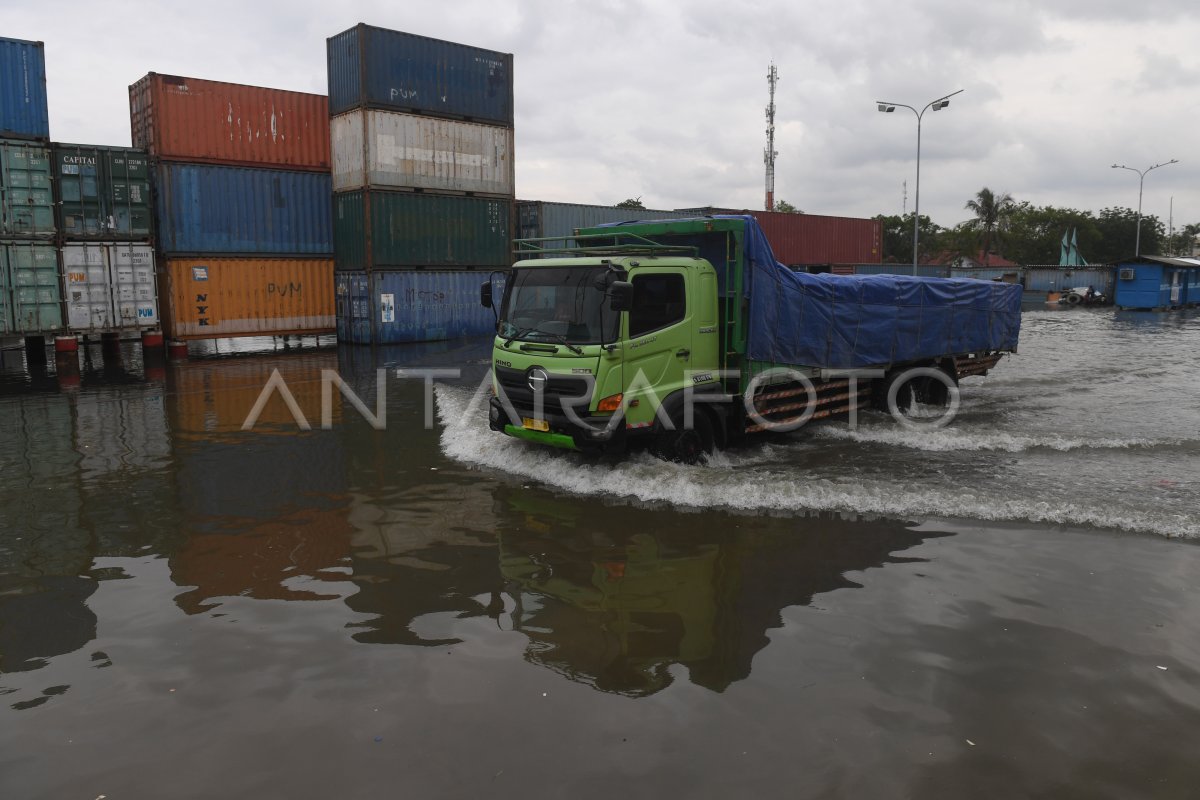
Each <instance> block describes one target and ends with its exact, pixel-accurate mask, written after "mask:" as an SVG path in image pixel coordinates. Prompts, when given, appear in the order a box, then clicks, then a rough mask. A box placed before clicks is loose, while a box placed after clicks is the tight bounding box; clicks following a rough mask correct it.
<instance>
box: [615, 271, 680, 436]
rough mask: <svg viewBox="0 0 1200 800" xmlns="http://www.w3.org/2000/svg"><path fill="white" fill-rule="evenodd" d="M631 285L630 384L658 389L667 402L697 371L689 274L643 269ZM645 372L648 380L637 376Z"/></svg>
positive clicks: (628, 330) (627, 368) (627, 362)
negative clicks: (689, 373)
mask: <svg viewBox="0 0 1200 800" xmlns="http://www.w3.org/2000/svg"><path fill="white" fill-rule="evenodd" d="M630 282H631V283H632V284H633V307H632V308H631V309H630V310H629V313H628V314H626V315H625V316H626V318H625V325H626V330H625V331H624V333H625V336H624V338H625V340H626V341H627V343H628V344H626V346H625V386H626V388H628V387H630V386H633V385H635V383H636V382H638V381H639V380H640V381H641V382H642V383H643V385H644V384H649V385H650V386H651V387H653V393H654V394H655V395H657V397H658V399H659V400H662V399H663V398H665V397H666V396H667V395H668V394H670V393H671V392H673V391H675V390H676V389H680V388H683V386H684V378H685V377H686V376H685V371H686V370H688V369H690V368H691V366H690V364H691V357H692V335H691V324H690V322H691V317H692V310H691V309H690V308H689V307H688V302H687V296H688V291H687V279H686V273H685V271H684V270H683V269H682V268H671V267H660V268H643V269H641V270H639V271H638V272H637V274H635V275H634V276H633V277H632V278H631V279H630ZM639 372H640V373H641V374H642V375H643V376H644V377H643V378H641V379H639V378H637V375H638V373H639ZM638 396H639V395H631V396H630V399H633V398H635V397H638ZM640 405H641V408H642V409H643V414H650V415H653V413H654V412H653V410H652V409H650V408H648V407H647V406H648V405H650V404H649V403H647V402H646V401H645V400H643V401H642V403H641V404H640ZM633 416H634V415H632V414H631V418H632V417H633ZM637 416H641V414H639V415H637Z"/></svg>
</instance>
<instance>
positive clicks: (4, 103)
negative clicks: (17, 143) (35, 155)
mask: <svg viewBox="0 0 1200 800" xmlns="http://www.w3.org/2000/svg"><path fill="white" fill-rule="evenodd" d="M4 136H11V137H22V138H30V139H49V138H50V114H49V110H48V107H47V103H46V48H45V46H44V45H43V44H42V43H41V42H27V41H25V40H23V39H6V38H0V137H4Z"/></svg>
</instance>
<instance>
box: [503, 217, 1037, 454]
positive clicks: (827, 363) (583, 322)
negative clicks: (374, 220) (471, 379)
mask: <svg viewBox="0 0 1200 800" xmlns="http://www.w3.org/2000/svg"><path fill="white" fill-rule="evenodd" d="M516 245H517V253H518V255H519V256H520V257H521V258H520V260H518V261H517V262H516V263H515V264H514V265H513V267H512V269H511V271H510V272H509V273H508V274H507V278H506V280H505V282H504V291H503V296H502V298H497V297H494V296H493V282H492V281H489V282H487V283H485V284H483V286H482V288H481V302H482V303H483V305H484V306H486V307H492V308H494V309H496V312H497V313H496V316H497V330H496V338H495V343H494V347H493V353H492V369H493V396H492V398H491V399H490V402H489V408H488V414H489V423H490V427H491V429H492V430H494V431H498V432H502V433H505V434H507V435H509V436H514V437H517V438H520V439H525V440H527V441H530V442H534V443H537V444H542V445H550V446H553V447H561V448H569V449H574V450H583V451H591V452H614V451H624V450H625V449H627V448H629V447H630V446H636V445H639V444H642V445H646V446H649V448H650V449H651V450H652V451H653V452H655V453H656V454H657V455H659V456H661V457H663V458H667V459H670V460H677V461H684V462H695V461H697V460H699V459H701V458H703V457H704V456H705V454H706V453H709V452H711V451H713V450H714V449H717V448H721V447H724V446H726V445H728V444H730V443H732V442H735V441H737V440H739V439H741V438H742V437H744V436H745V435H747V434H752V433H758V432H762V431H771V430H775V431H780V430H783V431H786V430H793V429H795V428H797V427H799V426H800V425H803V424H805V423H807V422H810V421H812V420H818V419H823V418H828V417H835V416H839V415H845V414H848V413H851V412H855V411H856V410H857V409H858V408H861V407H864V406H865V405H867V404H868V403H873V404H874V405H876V406H877V407H891V408H892V409H893V410H895V409H897V408H903V407H904V405H905V404H906V402H910V401H911V400H913V399H917V400H926V401H932V402H937V401H944V400H945V399H946V398H947V397H948V396H952V395H953V396H956V395H955V392H954V388H953V387H955V386H956V385H957V381H958V380H959V379H960V378H962V377H964V376H966V375H978V374H985V373H986V372H987V370H989V369H990V368H991V367H993V366H994V365H995V364H996V363H997V361H999V359H1000V357H1001V356H1002V355H1003V354H1004V353H1006V352H1013V351H1015V350H1016V345H1017V337H1018V335H1019V330H1020V299H1021V288H1020V287H1019V286H1012V285H1008V284H998V283H991V282H985V281H975V280H950V279H936V278H915V277H908V276H897V275H878V276H841V275H830V274H824V275H810V274H807V273H799V272H794V271H793V270H790V269H789V268H787V267H784V266H782V265H781V264H779V263H778V262H776V261H775V258H774V255H773V254H772V252H771V249H770V245H769V243H768V242H767V240H766V238H765V236H764V235H763V233H762V230H761V229H760V228H759V227H758V225H757V223H756V222H755V220H754V218H753V217H750V216H740V215H730V216H713V217H702V218H695V219H683V220H665V221H652V222H633V223H620V224H615V225H611V226H601V227H597V228H591V229H584V230H581V231H578V232H576V235H575V236H574V237H573V239H572V240H571V241H568V242H566V243H565V244H564V245H561V246H555V243H554V242H553V241H550V240H545V239H526V240H517V242H516Z"/></svg>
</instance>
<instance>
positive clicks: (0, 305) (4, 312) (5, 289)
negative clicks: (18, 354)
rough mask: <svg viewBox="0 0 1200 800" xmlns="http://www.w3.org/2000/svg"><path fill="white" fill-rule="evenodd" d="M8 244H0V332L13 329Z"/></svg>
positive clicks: (10, 331)
mask: <svg viewBox="0 0 1200 800" xmlns="http://www.w3.org/2000/svg"><path fill="white" fill-rule="evenodd" d="M9 249H10V248H9V247H8V246H6V245H5V246H0V333H12V332H13V331H14V330H15V327H14V323H13V308H12V279H11V278H10V276H9V271H8V251H9Z"/></svg>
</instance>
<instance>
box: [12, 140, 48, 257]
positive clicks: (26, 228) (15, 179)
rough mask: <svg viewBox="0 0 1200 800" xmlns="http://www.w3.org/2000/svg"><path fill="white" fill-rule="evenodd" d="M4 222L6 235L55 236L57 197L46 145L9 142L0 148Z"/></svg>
mask: <svg viewBox="0 0 1200 800" xmlns="http://www.w3.org/2000/svg"><path fill="white" fill-rule="evenodd" d="M0 150H2V151H3V153H2V155H3V158H2V159H0V167H2V173H0V185H2V186H3V189H4V192H3V197H4V208H3V220H4V221H3V225H0V232H2V233H3V234H5V235H7V236H52V235H53V234H54V199H53V197H52V196H51V193H50V154H49V152H48V151H47V150H46V148H44V147H30V146H28V145H18V144H7V145H4V146H2V147H0Z"/></svg>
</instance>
